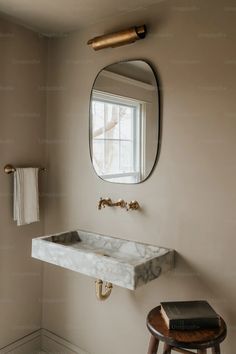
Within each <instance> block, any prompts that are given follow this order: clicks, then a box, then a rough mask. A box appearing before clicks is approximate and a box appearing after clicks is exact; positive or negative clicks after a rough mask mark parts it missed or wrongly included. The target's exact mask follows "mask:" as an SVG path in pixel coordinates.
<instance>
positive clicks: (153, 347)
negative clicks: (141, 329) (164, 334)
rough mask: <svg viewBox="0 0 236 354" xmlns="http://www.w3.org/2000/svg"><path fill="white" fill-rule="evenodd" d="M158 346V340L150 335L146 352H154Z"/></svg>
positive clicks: (152, 353) (149, 353)
mask: <svg viewBox="0 0 236 354" xmlns="http://www.w3.org/2000/svg"><path fill="white" fill-rule="evenodd" d="M158 346H159V340H158V339H157V338H156V337H154V336H151V338H150V342H149V347H148V353H147V354H156V353H157V350H158Z"/></svg>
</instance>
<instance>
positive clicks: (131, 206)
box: [128, 200, 140, 210]
mask: <svg viewBox="0 0 236 354" xmlns="http://www.w3.org/2000/svg"><path fill="white" fill-rule="evenodd" d="M130 209H131V210H138V209H140V205H139V203H138V202H137V200H131V202H129V203H128V210H130Z"/></svg>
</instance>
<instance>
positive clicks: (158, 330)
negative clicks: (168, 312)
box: [147, 306, 227, 354]
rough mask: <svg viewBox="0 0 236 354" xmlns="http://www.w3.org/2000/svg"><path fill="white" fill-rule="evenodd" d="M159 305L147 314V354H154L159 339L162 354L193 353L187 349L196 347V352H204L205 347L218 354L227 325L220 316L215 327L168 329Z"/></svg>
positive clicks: (200, 353)
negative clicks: (173, 352)
mask: <svg viewBox="0 0 236 354" xmlns="http://www.w3.org/2000/svg"><path fill="white" fill-rule="evenodd" d="M160 309H161V306H158V307H155V308H154V309H153V310H151V311H150V312H149V314H148V316H147V327H148V329H149V331H150V332H151V339H150V343H149V348H148V354H156V353H157V350H158V346H159V341H162V342H164V350H163V354H171V351H172V350H175V351H177V352H179V353H183V354H194V352H192V351H189V350H188V349H196V350H197V353H198V354H206V353H207V349H210V348H211V350H212V354H220V343H221V342H222V341H223V340H224V339H225V337H226V334H227V327H226V324H225V322H224V320H223V319H222V318H221V326H220V327H219V328H216V329H201V330H196V331H176V330H169V329H168V328H167V326H166V324H165V321H164V319H163V318H162V316H161V313H160Z"/></svg>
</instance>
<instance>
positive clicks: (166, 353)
mask: <svg viewBox="0 0 236 354" xmlns="http://www.w3.org/2000/svg"><path fill="white" fill-rule="evenodd" d="M171 349H172V347H171V346H170V345H169V344H166V343H165V345H164V350H163V354H171Z"/></svg>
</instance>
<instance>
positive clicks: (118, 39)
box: [87, 25, 147, 50]
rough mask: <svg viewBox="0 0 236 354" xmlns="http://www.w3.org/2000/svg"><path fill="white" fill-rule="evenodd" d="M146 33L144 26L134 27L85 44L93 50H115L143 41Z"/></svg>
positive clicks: (99, 37) (93, 39) (96, 38)
mask: <svg viewBox="0 0 236 354" xmlns="http://www.w3.org/2000/svg"><path fill="white" fill-rule="evenodd" d="M146 33H147V29H146V26H145V25H142V26H135V27H131V28H128V29H126V30H122V31H119V32H115V33H110V34H105V35H103V36H98V37H94V38H92V39H90V40H89V41H88V43H87V44H88V45H91V46H92V48H93V49H94V50H100V49H104V48H108V47H111V48H115V47H119V46H122V45H125V44H130V43H133V42H135V41H137V40H139V39H143V38H145V36H146Z"/></svg>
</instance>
